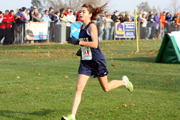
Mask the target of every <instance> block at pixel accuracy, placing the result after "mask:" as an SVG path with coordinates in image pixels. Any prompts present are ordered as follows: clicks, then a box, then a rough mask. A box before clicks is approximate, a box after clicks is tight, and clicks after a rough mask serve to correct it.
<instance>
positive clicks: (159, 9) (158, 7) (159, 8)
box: [156, 5, 163, 13]
mask: <svg viewBox="0 0 180 120" xmlns="http://www.w3.org/2000/svg"><path fill="white" fill-rule="evenodd" d="M156 10H157V12H158V13H162V12H163V11H162V9H161V7H160V6H159V5H158V6H157V8H156Z"/></svg>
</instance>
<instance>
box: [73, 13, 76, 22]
mask: <svg viewBox="0 0 180 120" xmlns="http://www.w3.org/2000/svg"><path fill="white" fill-rule="evenodd" d="M73 15H74V18H75V21H76V12H73Z"/></svg>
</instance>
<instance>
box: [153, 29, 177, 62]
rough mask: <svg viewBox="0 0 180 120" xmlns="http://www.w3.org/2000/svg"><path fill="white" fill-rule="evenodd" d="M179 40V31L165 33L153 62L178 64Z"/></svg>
mask: <svg viewBox="0 0 180 120" xmlns="http://www.w3.org/2000/svg"><path fill="white" fill-rule="evenodd" d="M178 38H179V39H178ZM179 42H180V32H174V33H170V34H165V36H164V38H163V41H162V45H161V48H160V50H159V53H158V55H157V57H156V61H155V62H156V63H173V64H180V44H179ZM178 46H179V47H178Z"/></svg>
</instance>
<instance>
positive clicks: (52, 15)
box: [48, 7, 54, 21]
mask: <svg viewBox="0 0 180 120" xmlns="http://www.w3.org/2000/svg"><path fill="white" fill-rule="evenodd" d="M53 12H54V8H53V7H50V8H49V14H48V15H49V18H50V19H51V21H53V18H54V14H53Z"/></svg>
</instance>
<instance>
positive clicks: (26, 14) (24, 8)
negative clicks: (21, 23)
mask: <svg viewBox="0 0 180 120" xmlns="http://www.w3.org/2000/svg"><path fill="white" fill-rule="evenodd" d="M22 10H23V13H22V14H23V15H24V16H25V18H26V19H27V20H28V21H29V19H30V18H29V14H28V12H27V11H26V7H22Z"/></svg>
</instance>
